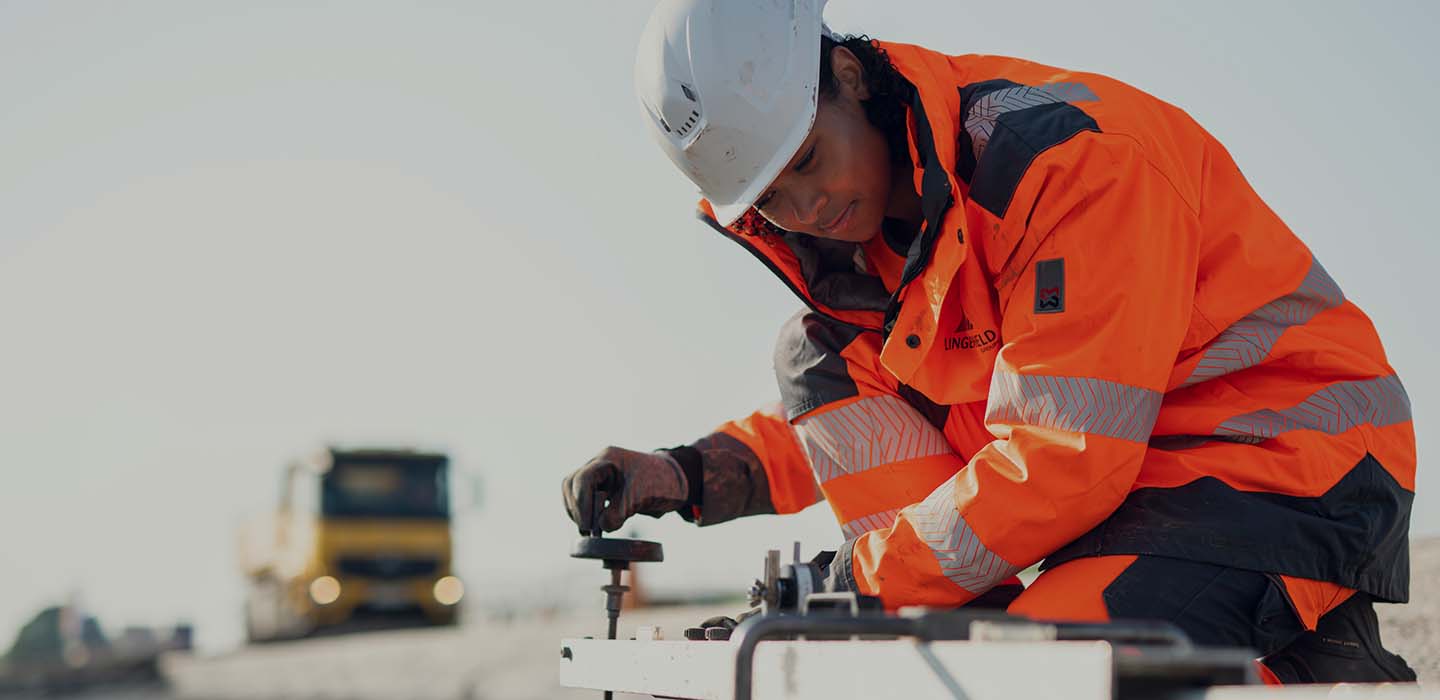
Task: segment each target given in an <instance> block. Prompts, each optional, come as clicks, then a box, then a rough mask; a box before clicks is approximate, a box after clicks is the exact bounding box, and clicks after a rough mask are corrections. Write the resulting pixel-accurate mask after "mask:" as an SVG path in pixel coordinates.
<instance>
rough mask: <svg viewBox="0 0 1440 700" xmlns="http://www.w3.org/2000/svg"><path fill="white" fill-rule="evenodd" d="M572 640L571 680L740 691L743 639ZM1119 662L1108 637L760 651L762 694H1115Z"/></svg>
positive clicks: (689, 693) (976, 698)
mask: <svg viewBox="0 0 1440 700" xmlns="http://www.w3.org/2000/svg"><path fill="white" fill-rule="evenodd" d="M563 645H564V646H565V647H568V648H569V649H570V652H571V658H570V659H564V658H562V659H561V661H560V684H561V685H563V686H566V687H571V688H592V689H602V690H603V689H610V690H617V691H624V692H631V693H648V694H652V695H663V696H669V697H679V698H697V699H703V700H720V699H721V698H730V697H733V695H734V688H733V682H734V681H733V678H734V672H735V671H734V670H735V645H734V644H730V643H724V642H678V641H676V642H636V641H622V642H608V641H605V640H595V639H567V640H565V641H564V642H563ZM1110 667H1111V660H1110V646H1109V645H1108V644H1105V643H1104V642H1046V643H1031V642H1014V643H983V644H975V643H970V642H935V643H931V644H921V643H916V642H913V641H908V640H898V641H857V642H765V643H762V644H761V645H760V647H759V649H758V650H757V651H756V657H755V684H754V688H753V690H754V698H755V700H779V699H781V698H784V699H785V700H806V699H809V698H815V699H817V700H839V699H841V698H877V697H945V698H951V697H963V698H967V699H968V700H987V699H989V698H995V699H997V700H1013V699H1014V698H1046V697H1052V698H1059V697H1063V698H1071V699H1073V700H1087V699H1088V698H1093V699H1094V700H1108V698H1109V697H1110ZM1041 670H1043V672H1040V671H1041ZM957 691H958V692H957Z"/></svg>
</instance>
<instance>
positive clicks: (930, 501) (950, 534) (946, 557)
mask: <svg viewBox="0 0 1440 700" xmlns="http://www.w3.org/2000/svg"><path fill="white" fill-rule="evenodd" d="M905 517H907V518H909V520H910V523H911V524H912V525H913V526H914V527H915V532H916V533H917V534H919V535H920V539H922V540H924V541H925V544H927V545H929V546H930V553H931V554H934V555H935V561H937V562H939V564H940V571H941V572H942V573H944V574H945V578H948V579H950V580H951V581H953V582H954V583H955V585H957V586H959V587H961V588H964V589H965V590H967V591H970V592H971V593H975V594H980V593H984V592H985V591H988V590H990V589H991V588H994V587H995V584H997V583H1000V582H1001V581H1004V580H1005V579H1007V578H1009V577H1011V576H1014V575H1015V573H1016V572H1018V571H1020V567H1018V566H1015V565H1014V564H1011V563H1010V562H1008V561H1005V560H1004V559H1003V558H1001V557H1000V555H998V554H996V553H994V552H992V551H990V550H989V549H987V548H986V547H985V543H984V542H981V541H980V538H979V537H978V536H977V535H976V534H975V532H974V531H973V530H971V529H970V524H969V523H967V522H965V518H962V517H960V511H959V510H957V509H956V504H955V479H954V478H950V479H947V480H946V481H945V483H944V484H941V485H940V487H939V488H937V489H935V490H934V491H932V492H931V493H930V495H929V496H926V497H925V500H923V501H921V502H920V503H918V504H916V505H914V506H912V507H910V508H908V509H906V511H905Z"/></svg>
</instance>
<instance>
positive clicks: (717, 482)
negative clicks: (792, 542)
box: [670, 402, 820, 526]
mask: <svg viewBox="0 0 1440 700" xmlns="http://www.w3.org/2000/svg"><path fill="white" fill-rule="evenodd" d="M670 453H671V454H672V455H674V456H675V458H676V459H677V460H679V461H680V462H681V464H682V465H683V466H685V467H686V470H687V472H690V473H698V474H699V476H700V483H701V486H700V488H699V494H698V501H699V502H698V504H697V505H695V506H694V507H693V508H692V509H691V510H690V511H689V512H685V511H681V516H682V517H684V518H685V519H687V520H691V521H694V522H695V523H696V524H698V525H702V526H704V525H714V524H716V523H722V522H725V521H727V520H733V519H735V518H738V517H742V516H746V515H759V514H762V513H781V514H785V513H795V512H798V511H801V510H804V509H805V508H806V507H808V506H810V505H812V504H814V503H816V502H817V501H819V500H820V491H819V489H818V488H817V486H816V484H815V476H814V473H813V472H812V471H811V470H810V465H809V463H808V462H807V461H806V460H805V454H804V452H802V451H801V448H800V443H799V442H798V441H797V440H796V437H795V433H794V430H793V429H792V428H791V427H790V424H789V422H788V421H786V420H785V417H784V412H783V410H782V408H781V406H780V404H779V403H778V402H777V403H775V404H773V405H770V406H766V407H764V408H761V409H760V410H758V411H755V412H754V413H752V414H750V415H749V416H746V417H745V418H741V419H739V420H733V421H727V422H726V423H724V424H723V425H721V426H720V427H719V428H717V429H716V430H715V432H713V433H711V434H709V435H706V436H705V437H703V438H700V439H699V440H697V441H695V442H694V443H691V444H690V445H687V446H684V447H679V448H675V449H672V450H670Z"/></svg>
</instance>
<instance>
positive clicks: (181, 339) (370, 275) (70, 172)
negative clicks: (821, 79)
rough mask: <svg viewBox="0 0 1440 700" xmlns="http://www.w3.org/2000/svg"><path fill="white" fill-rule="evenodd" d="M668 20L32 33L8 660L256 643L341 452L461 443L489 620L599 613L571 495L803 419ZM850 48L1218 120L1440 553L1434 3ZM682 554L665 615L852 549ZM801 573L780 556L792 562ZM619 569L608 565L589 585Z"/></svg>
mask: <svg viewBox="0 0 1440 700" xmlns="http://www.w3.org/2000/svg"><path fill="white" fill-rule="evenodd" d="M650 7H651V2H649V0H616V1H611V2H572V3H533V2H511V3H504V4H498V3H485V2H453V3H399V2H394V3H361V2H331V3H319V2H316V3H308V4H301V3H293V2H285V3H266V2H248V3H216V2H193V1H191V0H176V1H174V2H128V3H99V2H92V3H79V2H75V3H48V2H40V1H38V0H37V1H34V2H0V324H3V326H0V327H3V329H4V330H3V334H0V465H3V466H0V470H3V471H0V473H3V475H4V486H3V488H0V647H4V646H8V644H9V641H10V639H11V638H12V634H13V630H14V629H15V628H16V626H17V625H18V624H20V623H21V622H22V621H23V620H24V619H26V618H28V617H29V616H30V615H31V614H32V613H33V612H34V611H36V610H37V609H38V608H39V607H41V606H42V605H45V604H47V603H50V602H53V601H57V600H59V599H61V598H63V597H64V596H65V595H67V593H69V592H72V591H78V592H80V594H81V595H82V598H83V600H84V601H85V602H86V603H87V604H88V605H89V607H91V608H92V609H93V610H94V611H95V612H97V613H98V614H100V615H101V617H102V620H103V621H104V622H105V623H106V624H107V626H108V627H109V628H111V629H114V628H116V627H118V626H120V625H122V624H126V623H149V624H159V623H166V622H171V621H173V620H175V619H177V618H185V619H189V620H192V621H194V622H195V623H196V625H197V632H198V634H199V636H200V639H201V641H202V643H204V644H205V645H206V646H208V647H211V648H221V647H223V646H225V645H226V644H230V643H233V642H234V641H235V640H236V639H238V635H239V630H240V606H241V590H242V589H241V580H240V576H239V572H238V569H237V565H236V561H235V539H236V531H237V527H238V525H239V524H240V522H242V521H243V520H244V518H245V517H246V516H247V515H248V514H252V513H255V512H258V511H260V510H262V509H263V508H264V507H265V506H266V505H267V504H269V503H270V502H271V501H273V500H274V498H275V492H276V491H277V487H278V481H279V472H280V467H281V465H282V464H283V463H284V462H285V461H286V460H287V459H289V458H291V457H293V456H296V455H298V454H301V453H305V452H308V451H311V450H313V449H316V448H318V447H321V446H323V445H324V444H326V442H327V441H334V440H340V441H346V442H352V443H365V444H376V445H391V444H414V445H420V446H426V447H437V448H443V449H448V450H450V451H451V453H452V455H454V457H455V459H456V462H457V463H458V465H459V466H460V468H461V469H463V470H465V471H468V472H472V473H479V474H482V475H483V477H484V479H485V482H486V487H487V494H488V498H487V502H486V503H485V504H484V506H483V508H482V509H481V510H479V511H478V512H475V513H470V514H466V515H465V516H463V517H462V519H461V520H460V530H461V532H460V534H461V542H460V551H459V554H458V557H459V560H460V561H459V563H460V567H461V571H462V574H463V575H464V576H465V577H466V578H467V579H468V580H469V581H470V583H471V589H472V598H474V599H483V600H485V601H490V602H492V603H494V602H499V601H511V600H513V601H522V600H524V601H529V602H533V601H536V600H544V599H557V600H562V599H563V600H566V601H576V600H578V601H581V602H584V603H585V604H587V605H591V604H593V605H594V606H597V607H598V606H599V605H600V604H601V598H600V594H599V592H598V590H591V589H592V588H595V587H598V586H599V585H600V584H601V583H602V582H603V581H602V579H603V578H604V575H603V572H602V571H601V570H600V569H599V567H596V566H592V565H590V563H588V562H572V561H570V560H569V559H568V558H567V556H566V555H567V552H568V548H569V545H570V540H571V539H572V537H573V536H574V534H575V533H574V530H573V528H572V527H571V526H570V525H569V523H568V521H567V520H565V518H564V516H563V512H562V509H561V507H560V494H559V481H560V479H561V477H562V476H563V475H564V474H565V473H567V472H569V471H570V470H572V469H573V468H575V467H576V466H578V465H579V464H581V463H583V462H584V461H585V460H586V459H587V458H589V457H590V456H591V455H592V454H593V453H595V452H596V451H598V450H599V449H600V448H602V447H604V446H605V445H607V444H617V445H622V446H627V447H632V448H637V449H645V448H652V447H659V446H669V445H674V444H677V443H681V442H688V441H690V440H693V439H694V438H696V437H699V436H700V435H702V434H704V433H706V432H708V431H709V430H710V429H711V428H713V427H714V426H715V425H716V424H718V423H719V422H721V421H722V420H725V419H727V418H730V417H736V416H740V415H743V414H745V413H746V412H748V411H749V410H751V409H752V408H753V407H755V406H758V405H760V404H762V403H765V402H767V401H770V400H772V399H773V398H774V396H775V394H776V392H775V388H774V386H773V375H772V372H771V369H770V348H771V345H772V340H773V337H774V334H775V332H776V330H777V329H778V328H779V326H780V324H781V322H782V321H783V320H784V319H785V318H786V317H788V316H789V315H790V314H791V313H793V311H794V310H795V309H797V308H798V306H799V302H798V301H797V300H796V299H795V298H794V297H793V296H792V295H791V294H790V292H789V291H787V290H786V289H785V288H784V286H783V285H781V284H780V283H779V282H778V281H777V280H776V279H775V278H774V277H773V276H772V275H771V273H770V272H769V271H767V270H766V269H764V267H763V266H762V265H760V264H759V263H757V262H756V261H755V260H754V259H752V258H751V257H750V256H749V254H747V253H745V252H744V251H742V250H741V249H740V248H738V247H737V246H735V245H734V244H733V243H731V242H729V241H726V240H723V239H722V238H721V237H719V236H717V235H715V234H714V233H713V232H711V231H709V230H708V229H705V228H704V227H702V226H700V225H699V224H697V223H695V222H694V221H693V219H692V218H691V211H692V207H693V204H694V190H693V187H692V186H691V185H690V184H689V183H688V182H687V181H686V180H685V179H684V178H683V177H682V176H681V175H680V174H679V173H678V172H677V171H675V170H674V169H673V167H672V166H671V165H670V164H669V162H668V161H667V160H666V159H665V158H664V157H663V156H662V155H661V154H660V152H659V150H658V149H657V148H655V147H654V146H653V145H652V144H651V142H650V141H649V138H648V136H647V135H646V134H645V133H644V132H643V130H642V128H641V122H640V118H639V112H638V108H637V107H636V103H635V99H634V96H633V94H632V91H631V65H632V61H633V57H634V51H635V41H636V39H637V37H638V35H639V33H640V30H641V28H642V27H643V25H644V22H645V18H646V17H647V16H648V14H649V11H650ZM827 18H828V20H829V23H830V24H831V26H832V27H833V28H834V29H836V30H838V31H842V32H864V33H867V34H870V35H871V36H874V37H877V38H883V39H889V40H897V41H906V42H911V43H918V44H922V45H925V46H928V47H931V48H934V49H937V50H943V51H947V52H950V53H998V54H1007V55H1015V56H1022V57H1026V58H1030V59H1033V60H1038V61H1041V62H1045V63H1051V64H1055V65H1060V66H1065V67H1069V68H1073V69H1077V70H1091V71H1097V72H1102V73H1106V74H1109V75H1113V76H1115V77H1118V78H1120V79H1122V80H1125V81H1127V82H1130V83H1132V84H1134V85H1137V86H1139V87H1141V88H1143V89H1146V90H1148V91H1150V92H1152V93H1154V94H1156V95H1158V96H1160V97H1162V98H1164V99H1167V100H1170V101H1172V102H1174V103H1176V104H1178V105H1180V106H1181V107H1183V108H1185V109H1186V110H1188V111H1189V112H1190V113H1191V114H1192V115H1194V116H1195V117H1196V118H1197V119H1198V120H1199V121H1200V122H1201V123H1202V124H1203V125H1205V126H1206V127H1207V128H1209V129H1210V130H1211V131H1212V132H1213V133H1215V134H1216V135H1217V136H1218V137H1219V138H1220V140H1221V141H1222V142H1223V143H1225V144H1226V146H1227V147H1228V148H1229V149H1230V151H1231V153H1232V154H1233V155H1234V157H1235V158H1236V160H1237V161H1238V162H1239V164H1240V166H1241V168H1242V169H1243V170H1244V172H1245V173H1246V175H1247V176H1248V177H1249V178H1250V180H1251V182H1252V183H1253V184H1254V186H1255V187H1256V189H1257V190H1258V191H1259V192H1260V193H1261V195H1262V196H1264V197H1265V199H1266V201H1267V202H1268V203H1269V204H1270V206H1271V207H1272V208H1274V209H1275V210H1276V211H1277V212H1279V213H1280V215H1281V216H1282V217H1283V218H1284V219H1285V220H1286V222H1288V223H1289V225H1290V226H1291V227H1292V228H1293V229H1294V230H1295V231H1296V232H1297V233H1298V234H1299V235H1300V236H1301V238H1302V239H1304V240H1305V241H1306V243H1308V244H1309V245H1310V246H1311V248H1312V249H1313V250H1314V251H1315V252H1316V254H1317V256H1318V257H1319V259H1320V260H1321V261H1322V262H1323V263H1324V265H1325V267H1326V268H1327V269H1328V270H1329V271H1330V273H1331V274H1332V275H1333V276H1334V277H1335V278H1336V280H1338V281H1339V283H1340V285H1341V287H1342V288H1343V289H1344V290H1345V292H1346V294H1347V296H1348V297H1349V298H1351V299H1353V300H1355V301H1356V302H1357V303H1358V304H1359V305H1360V306H1361V307H1362V308H1363V309H1364V310H1365V311H1366V312H1367V313H1368V314H1369V315H1370V317H1371V318H1372V319H1373V320H1374V321H1375V324H1376V326H1377V327H1378V328H1379V331H1380V335H1381V337H1382V339H1383V340H1384V342H1385V345H1386V348H1387V350H1388V352H1389V356H1390V360H1391V363H1392V364H1393V365H1394V366H1395V367H1396V369H1397V370H1398V371H1399V373H1400V377H1401V378H1402V380H1403V381H1404V382H1405V385H1406V387H1407V388H1408V390H1409V393H1410V397H1411V400H1412V402H1413V404H1414V415H1415V425H1416V430H1417V432H1418V433H1419V434H1420V456H1421V473H1420V477H1419V495H1418V496H1417V500H1416V502H1415V521H1414V532H1415V533H1417V534H1421V533H1426V534H1437V533H1440V491H1436V490H1435V489H1440V482H1437V481H1436V479H1435V478H1434V477H1433V476H1432V474H1433V471H1432V469H1433V465H1432V464H1431V462H1430V460H1429V459H1428V456H1429V454H1430V452H1429V449H1430V446H1431V444H1432V443H1431V441H1430V440H1429V439H1428V430H1429V429H1431V428H1432V427H1433V426H1435V425H1436V421H1437V419H1436V417H1435V416H1436V414H1435V411H1434V410H1433V409H1432V408H1431V407H1432V406H1434V405H1435V400H1434V399H1433V398H1432V397H1434V396H1435V395H1436V394H1437V392H1440V372H1437V370H1436V368H1435V366H1434V362H1433V360H1432V357H1433V355H1434V353H1435V350H1436V348H1437V347H1440V328H1437V327H1436V325H1435V323H1434V321H1435V319H1436V317H1437V314H1436V313H1435V308H1434V303H1435V301H1434V300H1435V298H1436V292H1435V290H1434V287H1433V285H1432V282H1433V281H1434V278H1435V275H1436V269H1437V263H1440V242H1437V238H1440V236H1437V232H1436V231H1435V225H1434V216H1433V213H1432V211H1433V209H1434V202H1435V199H1436V192H1437V191H1440V176H1437V172H1440V167H1437V165H1436V163H1440V139H1437V138H1436V136H1435V132H1434V129H1435V127H1434V126H1433V124H1434V121H1435V118H1436V115H1440V95H1437V92H1440V91H1437V90H1436V89H1435V78H1434V76H1435V75H1436V74H1437V71H1440V53H1437V50H1436V49H1435V48H1434V44H1433V37H1435V36H1436V35H1437V34H1440V10H1437V9H1436V6H1435V5H1434V3H1430V2H1424V1H1421V0H1415V1H1413V2H1405V1H1400V0H1395V1H1392V2H1378V3H1349V2H1323V3H1322V2H1299V1H1293V2H1280V1H1278V0H1272V1H1269V2H1264V3H1257V2H1250V1H1244V0H1225V1H1222V2H1204V3H1199V2H1188V3H1179V2H1159V1H1153V0H1131V1H1128V2H1120V1H1118V0H1117V1H1112V2H1104V1H1102V2H1090V3H1074V2H1032V3H996V2H988V3H974V2H918V1H915V2H908V1H907V2H901V1H895V0H892V1H889V2H884V3H880V2H862V1H861V0H833V2H831V7H830V8H829V11H828V12H827ZM641 521H643V522H640V523H639V526H638V532H639V533H640V534H641V535H643V536H645V537H649V538H652V539H658V540H661V541H663V542H664V544H665V546H666V550H667V555H668V560H667V562H666V563H665V564H663V565H659V566H658V567H652V568H651V569H650V570H649V571H648V572H647V575H648V576H650V579H649V581H650V583H651V585H652V586H653V587H655V588H660V589H667V590H679V589H683V588H687V587H688V588H693V587H703V588H705V589H707V590H733V591H736V592H739V591H741V590H743V589H744V588H745V587H746V586H747V585H748V582H749V580H750V579H751V578H753V577H754V576H755V575H756V574H758V573H759V570H760V563H761V561H762V558H763V550H764V549H765V548H766V547H768V546H773V545H781V544H786V543H788V542H790V541H791V540H795V539H798V540H801V541H803V542H804V544H805V548H806V551H807V552H810V551H813V550H815V549H817V548H821V547H826V546H829V547H833V546H834V545H835V544H837V543H838V542H839V539H840V536H839V532H838V528H836V527H835V525H834V523H833V521H832V520H831V518H830V516H829V513H828V512H827V511H826V510H825V509H824V508H823V506H822V507H819V508H814V509H811V510H810V511H808V512H806V513H805V514H802V515H799V516H793V517H789V518H777V517H765V518H757V519H751V520H749V521H745V522H736V523H731V524H728V525H726V526H721V527H717V528H708V529H706V530H697V529H695V528H693V527H690V526H688V525H686V524H684V523H682V522H679V521H678V520H677V519H675V518H674V517H673V516H671V517H669V518H667V519H665V520H661V521H653V520H649V519H648V518H642V519H641ZM787 549H788V548H787ZM592 569H593V570H592Z"/></svg>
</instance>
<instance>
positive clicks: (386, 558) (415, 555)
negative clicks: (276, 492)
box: [241, 447, 464, 641]
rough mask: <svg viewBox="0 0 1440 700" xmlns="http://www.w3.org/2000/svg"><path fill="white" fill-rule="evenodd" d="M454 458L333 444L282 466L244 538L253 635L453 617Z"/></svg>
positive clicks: (456, 588) (456, 590)
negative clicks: (363, 621)
mask: <svg viewBox="0 0 1440 700" xmlns="http://www.w3.org/2000/svg"><path fill="white" fill-rule="evenodd" d="M449 471H450V462H449V458H448V457H447V456H446V455H445V454H442V453H435V452H419V451H414V450H405V449H340V448H334V447H332V448H329V449H326V450H324V451H323V452H321V453H319V454H318V455H316V456H314V457H312V458H309V459H302V460H296V461H294V462H292V463H291V464H289V465H288V466H287V467H286V468H285V470H284V478H283V480H282V487H281V493H280V501H279V504H278V507H277V508H276V510H275V512H273V513H272V514H270V515H268V516H267V517H266V518H265V519H263V520H262V521H260V522H258V523H256V524H254V525H253V526H252V527H251V528H250V529H249V530H248V531H247V532H246V534H245V536H244V537H243V540H242V553H241V559H242V567H243V568H244V570H245V575H246V578H247V582H248V588H249V590H248V594H247V600H246V609H245V618H246V625H245V628H246V634H247V638H248V639H249V640H251V641H265V640H272V639H284V638H293V637H300V636H304V635H307V634H310V633H312V632H315V631H318V630H321V629H325V628H335V627H337V626H340V625H342V624H344V623H347V622H349V621H351V620H353V619H355V618H357V617H359V616H362V615H363V616H365V617H367V618H373V617H377V616H384V617H389V618H399V617H401V616H406V617H409V618H411V619H415V620H419V621H422V622H428V623H433V624H452V623H454V622H455V621H456V619H457V617H458V614H459V607H460V602H461V599H462V598H463V597H464V585H463V584H462V583H461V581H460V579H459V578H457V577H456V576H455V574H454V571H453V568H452V562H451V558H452V540H451V528H450V522H451V513H450V489H449V482H450V479H449V477H450V475H449Z"/></svg>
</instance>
